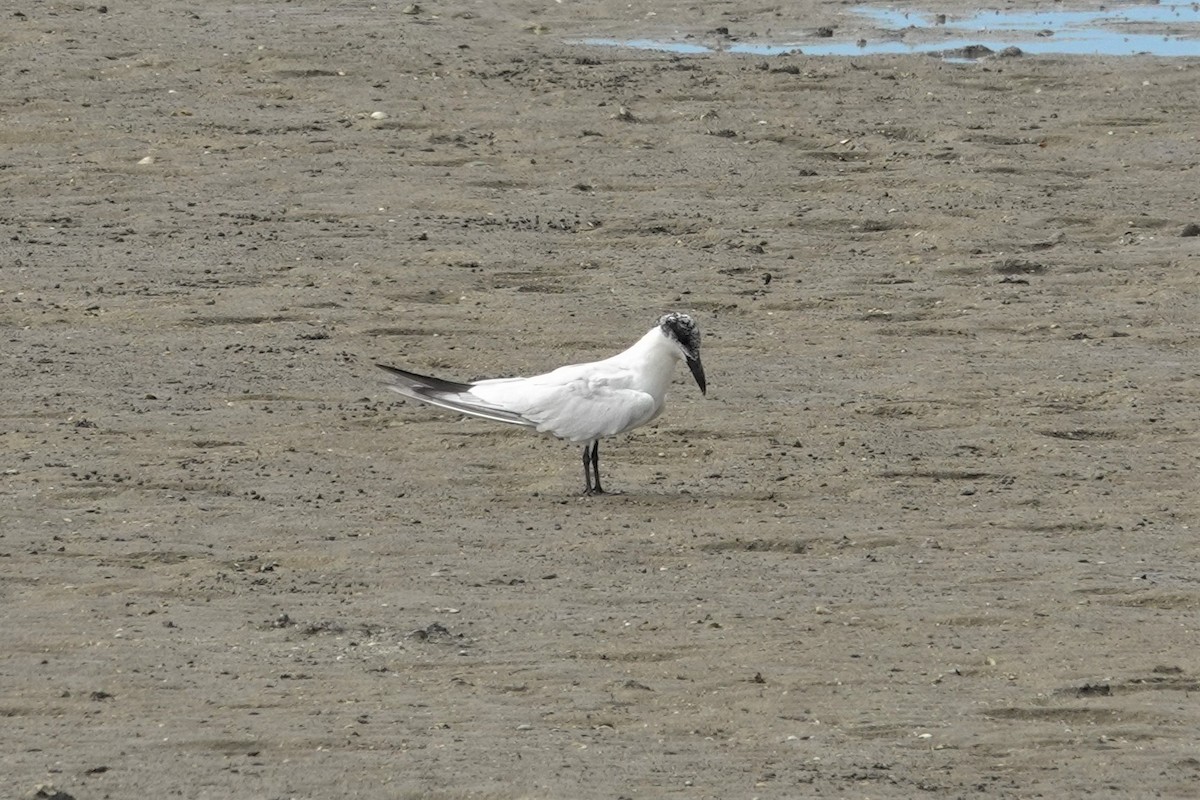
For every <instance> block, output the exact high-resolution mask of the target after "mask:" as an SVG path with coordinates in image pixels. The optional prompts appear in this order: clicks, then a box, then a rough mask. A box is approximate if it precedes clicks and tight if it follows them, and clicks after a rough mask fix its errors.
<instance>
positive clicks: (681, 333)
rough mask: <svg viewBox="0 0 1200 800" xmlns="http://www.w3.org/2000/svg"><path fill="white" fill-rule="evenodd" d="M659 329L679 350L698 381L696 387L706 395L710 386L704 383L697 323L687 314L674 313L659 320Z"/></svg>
mask: <svg viewBox="0 0 1200 800" xmlns="http://www.w3.org/2000/svg"><path fill="white" fill-rule="evenodd" d="M658 327H659V329H660V330H662V333H663V336H665V337H667V341H669V342H672V343H674V345H675V346H676V347H678V348H679V353H680V354H681V355H682V356H683V360H684V361H686V362H687V365H688V369H690V370H691V371H692V377H693V378H695V379H696V385H697V386H699V387H700V394H705V393H706V392H707V389H708V386H707V384H706V383H705V381H704V365H703V364H701V363H700V328H698V327H697V326H696V321H695V320H693V319H692V318H691V317H689V316H688V315H687V314H679V313H675V312H672V313H670V314H664V315H663V316H662V317H661V318H660V319H659V320H658Z"/></svg>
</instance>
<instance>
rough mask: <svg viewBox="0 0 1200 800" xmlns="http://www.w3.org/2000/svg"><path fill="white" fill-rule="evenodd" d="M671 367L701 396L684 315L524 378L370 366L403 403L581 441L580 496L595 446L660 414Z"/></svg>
mask: <svg viewBox="0 0 1200 800" xmlns="http://www.w3.org/2000/svg"><path fill="white" fill-rule="evenodd" d="M679 361H684V362H686V363H687V365H688V368H689V369H690V370H691V372H692V376H693V377H694V378H695V379H696V383H697V385H699V387H700V391H701V393H704V392H705V391H706V389H707V387H706V384H705V379H704V367H703V365H702V364H701V362H700V331H699V329H698V328H697V327H696V323H695V322H693V321H692V318H691V317H689V316H687V315H686V314H667V315H665V316H663V317H661V318H660V319H659V321H658V324H657V325H655V326H654V327H653V328H651V329H650V331H649V332H647V333H646V335H645V336H643V337H642V338H641V339H639V340H638V341H637V342H636V343H635V344H634V345H633V346H632V347H630V348H629V349H628V350H625V351H624V352H622V353H618V354H617V355H615V356H612V357H611V358H606V359H604V360H603V361H593V362H590V363H587V364H570V365H568V366H565V367H559V368H558V369H556V370H554V371H553V372H547V373H545V374H544V375H534V376H533V377H531V378H496V379H493V380H485V381H478V382H476V383H455V382H453V381H446V380H442V379H441V378H434V377H430V376H427V375H418V374H416V373H414V372H409V371H407V370H403V369H398V368H396V367H389V366H385V365H383V364H379V365H378V366H379V367H380V368H381V369H383V370H386V371H387V372H388V373H389V374H390V375H391V376H392V379H393V382H392V383H391V384H389V386H388V388H390V389H391V390H392V391H394V392H398V393H400V394H402V395H404V396H405V397H410V398H412V399H414V400H420V401H421V402H424V403H429V404H431V405H435V406H440V407H442V408H448V409H450V410H452V411H458V412H460V413H463V414H469V415H471V416H473V417H482V418H483V419H490V420H495V421H496V422H504V423H508V424H510V425H521V426H524V427H527V428H534V429H536V430H538V431H540V432H542V433H551V434H554V435H555V436H557V437H558V438H560V439H566V440H567V441H570V442H582V443H584V447H583V468H584V492H585V493H586V494H602V493H603V492H604V490H603V489H602V488H600V465H599V459H600V455H599V452H600V451H599V440H600V439H602V438H604V437H606V436H615V435H617V434H618V433H624V432H625V431H628V430H632V429H634V428H636V427H638V426H641V425H645V424H646V423H647V422H650V421H651V420H653V419H654V418H655V417H657V416H658V415H659V414H661V413H662V410H663V407H664V405H665V404H666V398H667V387H668V386H669V385H670V383H671V374H672V373H673V372H674V368H675V364H676V363H677V362H679Z"/></svg>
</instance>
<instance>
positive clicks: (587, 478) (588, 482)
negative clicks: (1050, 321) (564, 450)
mask: <svg viewBox="0 0 1200 800" xmlns="http://www.w3.org/2000/svg"><path fill="white" fill-rule="evenodd" d="M590 448H591V445H590V444H585V445H584V446H583V493H584V494H585V495H586V494H591V493H592V465H591V464H590V463H589V462H588V450H589V449H590Z"/></svg>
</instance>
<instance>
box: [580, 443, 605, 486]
mask: <svg viewBox="0 0 1200 800" xmlns="http://www.w3.org/2000/svg"><path fill="white" fill-rule="evenodd" d="M583 493H584V494H589V495H590V494H604V489H602V488H600V442H592V443H591V444H585V445H584V446H583Z"/></svg>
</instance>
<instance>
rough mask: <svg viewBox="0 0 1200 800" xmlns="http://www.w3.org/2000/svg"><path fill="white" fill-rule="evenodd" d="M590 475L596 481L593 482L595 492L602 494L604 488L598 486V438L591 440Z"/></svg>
mask: <svg viewBox="0 0 1200 800" xmlns="http://www.w3.org/2000/svg"><path fill="white" fill-rule="evenodd" d="M592 475H593V476H594V477H595V479H596V482H595V484H593V485H594V486H595V489H596V494H604V490H603V489H601V488H600V440H599V439H597V440H596V441H594V442H592Z"/></svg>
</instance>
